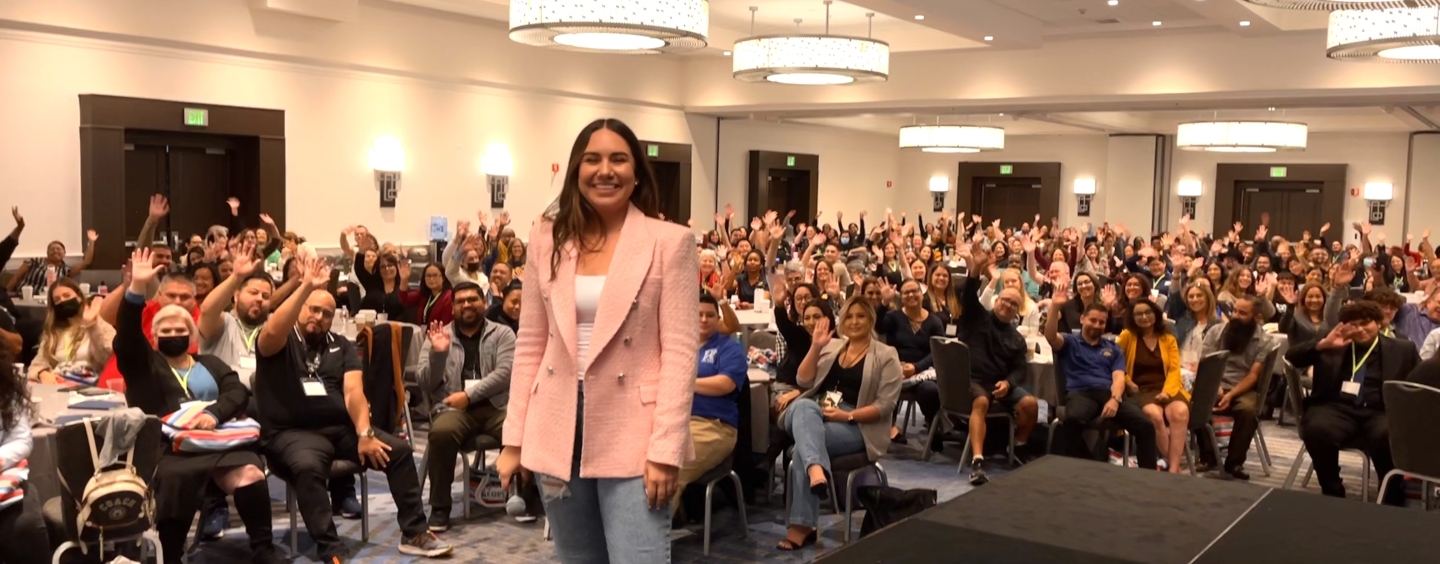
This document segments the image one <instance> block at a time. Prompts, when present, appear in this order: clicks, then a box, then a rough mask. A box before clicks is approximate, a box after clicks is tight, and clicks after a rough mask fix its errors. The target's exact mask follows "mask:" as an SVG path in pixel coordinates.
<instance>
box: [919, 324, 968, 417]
mask: <svg viewBox="0 0 1440 564" xmlns="http://www.w3.org/2000/svg"><path fill="white" fill-rule="evenodd" d="M930 358H931V359H932V360H933V361H934V363H935V385H936V386H937V387H938V388H940V409H943V410H945V411H947V412H952V413H967V414H968V413H970V404H971V403H973V402H974V401H975V398H974V396H972V395H971V394H970V347H969V346H966V345H965V343H962V342H960V341H958V340H955V339H946V338H941V337H931V338H930Z"/></svg>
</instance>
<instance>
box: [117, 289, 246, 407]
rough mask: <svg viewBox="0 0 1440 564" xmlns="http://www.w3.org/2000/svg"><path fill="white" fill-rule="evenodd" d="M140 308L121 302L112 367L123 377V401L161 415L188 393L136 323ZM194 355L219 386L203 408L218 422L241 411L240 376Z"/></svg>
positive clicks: (242, 389)
mask: <svg viewBox="0 0 1440 564" xmlns="http://www.w3.org/2000/svg"><path fill="white" fill-rule="evenodd" d="M144 311H145V305H144V304H137V303H134V302H131V301H130V300H129V299H128V298H127V299H125V300H124V301H123V302H121V305H120V315H119V318H118V319H117V321H118V322H119V323H118V327H116V328H115V367H116V368H118V369H119V370H120V375H121V376H123V377H124V378H125V402H126V403H127V404H129V405H130V407H138V408H140V411H143V412H145V414H146V415H154V416H157V417H164V416H166V415H169V414H171V413H174V412H175V410H178V409H180V404H182V403H185V402H187V401H190V397H189V393H187V392H186V391H185V390H184V389H183V388H181V387H180V382H179V381H178V380H176V379H175V375H174V374H173V373H171V371H170V364H169V363H168V362H166V361H165V357H163V356H161V355H160V353H159V352H157V351H156V350H155V349H154V348H153V347H151V346H150V341H149V340H147V339H146V338H145V331H144V330H143V329H142V328H141V327H140V317H141V314H142V313H143V312H144ZM194 356H195V362H198V363H200V365H201V366H204V367H205V370H208V371H210V374H211V375H212V376H214V377H215V383H216V384H217V385H218V386H219V387H220V396H219V397H218V398H217V399H216V400H215V403H214V405H211V406H210V407H208V408H206V409H205V410H206V411H208V412H210V414H212V415H214V416H215V420H216V421H217V422H221V423H223V422H225V421H229V420H231V419H234V418H236V417H238V416H240V415H243V414H244V413H245V406H246V403H247V402H248V401H249V400H250V390H249V389H248V388H246V387H245V384H244V383H242V382H241V381H240V376H239V375H238V374H236V373H235V370H234V369H232V368H230V366H229V365H227V364H225V363H224V362H223V361H221V360H220V359H218V358H215V357H213V356H210V355H204V354H197V355H194Z"/></svg>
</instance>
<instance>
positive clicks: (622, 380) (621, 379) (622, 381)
mask: <svg viewBox="0 0 1440 564" xmlns="http://www.w3.org/2000/svg"><path fill="white" fill-rule="evenodd" d="M620 383H621V384H624V383H625V373H624V372H621V373H620Z"/></svg>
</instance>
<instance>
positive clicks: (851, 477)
mask: <svg viewBox="0 0 1440 564" xmlns="http://www.w3.org/2000/svg"><path fill="white" fill-rule="evenodd" d="M801 471H802V472H803V471H804V470H803V469H802V470H801ZM791 472H795V461H794V460H793V459H791V460H790V463H789V464H788V465H786V469H785V482H786V483H789V482H790V473H791ZM865 472H872V473H874V474H875V477H876V478H877V479H878V480H880V485H882V486H888V485H890V478H889V476H888V475H887V474H885V468H884V467H882V466H880V462H878V461H872V460H870V456H869V454H867V453H865V452H863V451H862V452H856V453H852V454H842V455H840V456H832V457H830V472H828V473H827V476H826V477H827V478H828V479H827V480H826V481H825V486H826V487H828V488H830V504H831V506H832V507H833V508H834V509H835V513H836V514H837V515H844V516H845V531H844V536H843V537H842V538H843V539H844V542H846V543H849V542H850V532H851V529H852V528H853V527H852V525H853V523H854V519H853V518H852V517H853V516H854V513H855V489H856V485H855V478H856V477H857V476H859V475H861V474H862V473H865ZM842 475H843V476H845V510H844V512H843V513H842V512H841V510H840V498H839V497H838V496H836V495H835V493H836V490H835V477H836V476H842ZM793 498H794V496H793V495H792V492H791V491H790V490H789V489H786V490H785V513H786V514H787V515H788V514H789V513H790V503H791V502H792V501H793ZM822 503H823V502H822ZM816 536H817V537H818V536H819V533H818V532H817V533H816Z"/></svg>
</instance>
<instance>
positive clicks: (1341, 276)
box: [1330, 262, 1355, 286]
mask: <svg viewBox="0 0 1440 564" xmlns="http://www.w3.org/2000/svg"><path fill="white" fill-rule="evenodd" d="M1352 280H1355V264H1354V263H1351V262H1342V263H1340V264H1337V265H1335V274H1332V275H1331V276H1330V281H1331V282H1333V283H1334V284H1335V285H1336V286H1348V285H1349V284H1350V282H1351V281H1352Z"/></svg>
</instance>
